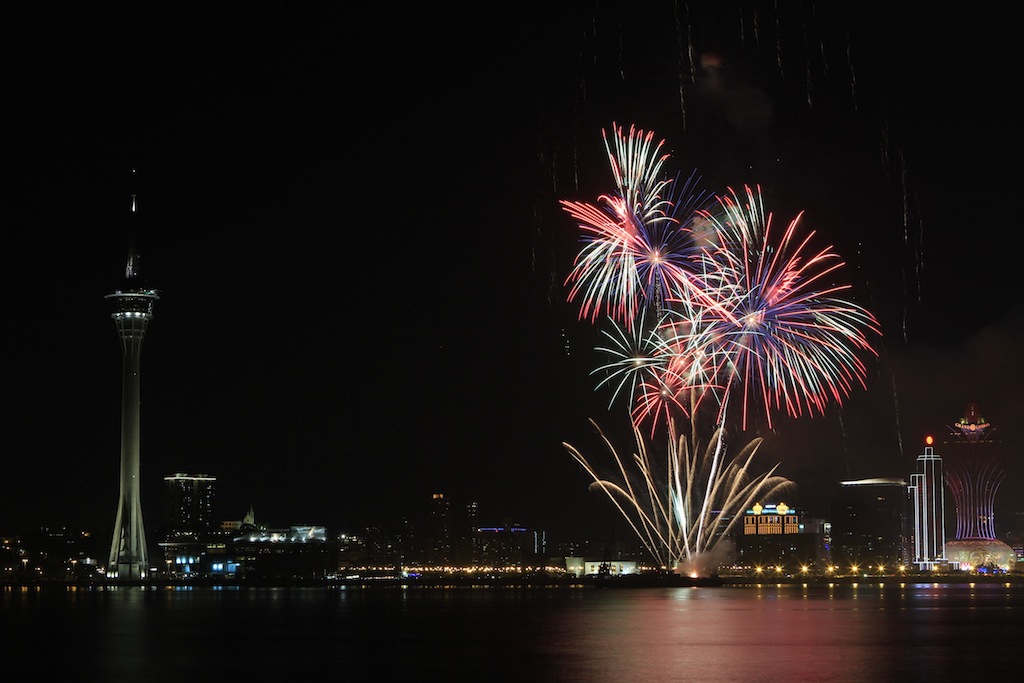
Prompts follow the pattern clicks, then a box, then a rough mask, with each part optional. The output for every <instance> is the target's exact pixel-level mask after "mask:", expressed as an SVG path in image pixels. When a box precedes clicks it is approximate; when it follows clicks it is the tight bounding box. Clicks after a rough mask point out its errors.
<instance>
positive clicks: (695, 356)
mask: <svg viewBox="0 0 1024 683" xmlns="http://www.w3.org/2000/svg"><path fill="white" fill-rule="evenodd" d="M613 130H614V131H615V134H616V138H615V140H616V144H615V153H613V152H612V151H611V148H610V147H609V146H608V138H607V136H606V137H605V145H606V148H607V149H608V152H609V159H610V161H611V164H612V171H613V176H614V178H615V183H616V187H617V194H616V195H614V196H610V195H605V196H602V197H601V199H600V201H601V207H597V206H593V205H590V204H584V203H580V202H562V205H563V207H564V208H565V209H566V210H567V211H568V212H569V213H570V215H572V216H573V217H574V218H575V219H576V220H577V222H578V223H579V226H580V228H581V229H582V231H583V234H584V239H583V241H584V247H583V249H582V250H581V252H580V254H579V256H578V257H577V259H576V262H575V264H574V268H573V270H572V272H571V274H570V276H569V278H568V279H567V280H566V284H567V285H570V291H569V301H570V302H572V301H574V300H575V299H576V298H577V297H579V298H580V299H581V310H580V318H581V319H583V318H590V319H591V320H592V321H594V322H596V321H597V320H598V318H600V317H601V314H602V312H603V313H605V314H607V316H608V318H610V320H611V326H612V329H611V331H610V332H607V331H606V332H604V336H605V339H606V340H607V341H608V344H606V345H603V346H599V347H598V351H599V352H602V353H604V354H606V355H607V356H608V357H609V359H610V360H609V362H607V363H605V364H603V365H601V366H599V367H598V368H597V370H595V373H598V374H604V378H603V379H602V380H601V381H600V382H599V383H598V388H601V387H603V386H605V385H609V386H614V391H613V393H612V403H614V402H615V401H616V400H617V399H618V398H619V396H620V395H621V394H626V395H627V401H628V405H629V415H630V418H631V423H632V428H633V432H634V436H635V437H636V445H637V450H636V452H635V453H634V454H633V457H632V462H633V464H634V465H635V466H636V470H637V471H636V472H631V470H630V468H628V467H627V466H626V461H624V460H623V458H621V457H620V456H619V454H618V453H617V452H616V450H615V448H614V446H612V444H611V442H610V440H609V439H608V438H607V437H606V436H605V435H604V433H603V432H601V430H600V428H597V425H596V423H594V426H595V428H597V429H598V433H599V434H600V436H601V439H602V440H603V441H604V442H605V444H606V445H607V446H608V448H609V450H610V451H611V453H612V456H613V458H614V460H615V462H616V465H617V469H618V476H617V478H616V479H610V478H607V477H604V476H602V475H601V474H600V473H598V471H597V470H596V469H595V468H593V467H592V466H591V464H590V463H589V462H588V460H587V459H586V458H585V457H584V456H583V455H582V453H580V451H579V450H577V449H576V448H575V447H573V446H572V445H570V444H567V443H566V444H563V445H564V447H565V448H566V449H567V450H568V451H569V453H570V454H571V455H572V456H573V458H575V459H576V461H577V462H578V463H580V464H581V465H582V466H583V467H584V468H585V469H586V471H587V472H588V473H589V474H590V476H591V477H592V478H593V480H594V481H593V484H592V485H591V486H592V487H593V488H597V489H600V490H602V491H604V492H605V493H606V494H608V496H609V497H610V498H611V500H612V501H613V502H614V504H615V506H616V508H617V509H618V510H619V511H620V512H621V513H622V515H623V516H624V517H625V518H626V519H627V521H628V522H629V524H630V526H631V527H632V529H633V530H634V531H635V532H636V533H637V535H638V536H639V537H640V539H641V540H642V541H643V543H644V545H645V546H646V547H647V548H648V550H649V551H650V552H651V554H652V556H654V557H655V558H656V559H657V560H658V561H659V562H661V563H662V564H663V565H664V566H667V567H671V568H673V569H677V570H678V569H679V568H680V567H683V566H690V567H692V566H696V565H699V564H701V562H702V561H703V560H702V558H708V557H710V556H712V555H713V554H714V551H715V549H716V545H717V544H718V543H719V542H720V541H722V540H723V539H725V538H726V537H727V535H728V533H729V531H730V530H731V524H734V523H735V522H736V520H738V519H740V518H741V516H742V513H743V510H744V508H745V507H746V506H748V505H750V504H751V503H753V502H755V501H756V500H757V498H759V497H762V496H770V495H775V494H777V493H778V492H779V491H781V490H783V489H784V488H786V487H787V486H789V485H791V482H789V480H787V479H784V478H782V477H779V476H776V475H775V469H776V468H774V467H773V468H772V469H771V470H769V471H768V472H766V473H763V474H760V475H754V474H753V473H752V472H751V470H750V467H751V463H752V460H753V457H754V454H755V453H756V452H757V449H758V447H759V446H760V444H761V440H760V439H759V438H756V439H754V440H753V441H751V442H749V443H748V444H747V446H746V447H744V448H742V449H740V450H739V452H738V453H737V454H736V455H735V456H730V455H729V454H728V449H727V443H726V430H725V425H726V418H727V417H728V407H729V405H730V402H732V394H733V393H734V392H735V393H736V394H737V398H736V401H738V403H739V406H740V415H741V429H742V430H746V428H747V425H748V416H749V415H750V413H751V412H752V410H753V409H754V408H755V407H760V408H763V413H764V417H765V418H766V420H767V423H768V426H769V427H771V414H772V412H773V411H780V410H781V411H785V412H786V413H788V414H789V415H791V416H793V417H799V416H800V415H803V414H805V413H806V414H810V415H812V416H813V415H814V414H823V413H824V411H825V408H826V406H827V405H828V404H829V403H830V402H832V401H835V402H836V403H840V404H841V403H842V401H843V399H844V398H846V397H847V396H849V394H850V392H851V391H852V389H853V387H854V386H855V385H856V384H859V385H861V386H864V377H865V374H866V367H865V365H864V364H863V362H862V361H861V360H860V359H859V356H858V354H860V353H863V352H868V353H874V351H873V349H872V348H871V346H870V344H869V343H868V339H867V335H868V334H869V333H876V334H877V333H879V330H878V325H877V322H876V321H875V318H874V317H873V316H872V315H871V314H870V313H869V312H867V311H866V310H865V309H863V308H861V307H860V306H857V305H856V304H854V303H852V302H849V301H846V300H844V299H842V298H841V294H842V293H843V292H845V291H847V290H849V289H850V286H849V285H847V284H841V283H839V284H837V283H836V281H835V279H836V277H837V276H838V273H839V269H840V268H841V267H842V266H843V262H842V261H841V260H840V259H839V257H838V256H837V255H836V254H835V253H834V252H833V251H832V248H831V247H826V248H824V249H820V250H818V251H812V250H811V249H810V247H809V245H810V241H811V239H812V238H813V236H814V233H813V232H811V233H809V234H808V235H807V236H806V237H803V238H801V237H799V236H798V232H797V229H798V227H799V223H800V218H801V216H802V214H801V215H797V217H796V218H794V219H793V220H792V221H791V222H790V223H789V225H788V227H787V228H786V229H785V230H783V231H782V233H781V237H779V236H777V234H776V232H775V231H774V230H773V229H772V214H771V213H770V212H768V211H766V210H765V208H764V202H763V199H762V196H761V190H760V188H759V187H758V188H756V189H754V188H751V187H749V186H748V187H744V191H745V201H743V200H741V199H740V197H739V196H738V195H737V194H736V193H735V192H734V191H733V190H731V189H730V190H729V191H728V192H727V193H726V194H724V195H722V196H719V197H717V198H715V199H716V201H715V202H713V203H708V202H707V201H706V199H705V198H704V197H703V195H702V194H701V193H699V192H695V191H694V176H690V178H689V179H687V181H686V182H685V183H679V179H678V178H676V180H675V182H673V183H669V182H667V181H660V180H658V176H657V174H658V173H660V170H661V167H662V165H663V163H664V161H665V160H666V156H665V155H662V154H661V153H660V150H661V146H662V144H661V143H659V144H657V145H654V144H653V137H652V135H651V134H650V133H647V134H644V133H643V132H642V131H636V130H635V129H633V128H631V129H630V132H629V134H628V135H623V133H622V129H621V128H618V127H615V126H614V125H613ZM670 188H671V189H670ZM666 197H667V199H666ZM647 311H653V321H652V320H651V319H649V318H648V314H647ZM708 397H712V398H714V400H715V402H716V403H717V407H716V408H715V413H714V414H715V416H716V420H715V425H714V429H713V430H712V431H713V433H712V435H711V437H710V438H709V440H708V441H707V447H706V448H702V447H700V444H701V443H703V442H702V440H701V437H700V433H699V429H698V419H697V418H698V415H697V411H698V408H699V407H700V406H701V404H702V403H704V402H705V401H706V400H707V399H708ZM677 419H684V420H688V421H689V424H690V428H691V429H690V434H689V436H688V437H687V436H680V435H678V434H677V432H676V423H677V422H676V421H677ZM645 422H648V423H650V425H651V437H652V438H654V437H655V434H656V432H657V429H658V426H659V425H662V426H663V427H664V429H665V437H666V438H667V446H668V448H667V451H666V453H665V463H664V464H663V465H661V466H659V467H655V465H654V460H653V459H652V458H651V457H650V455H649V448H648V446H647V444H646V443H645V442H644V439H643V437H642V435H641V431H640V426H641V425H642V424H643V423H645ZM776 467H777V466H776Z"/></svg>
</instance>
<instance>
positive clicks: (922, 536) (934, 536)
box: [908, 436, 946, 570]
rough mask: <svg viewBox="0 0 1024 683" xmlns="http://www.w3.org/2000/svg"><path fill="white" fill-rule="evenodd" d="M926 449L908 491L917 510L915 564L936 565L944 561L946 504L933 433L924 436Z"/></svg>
mask: <svg viewBox="0 0 1024 683" xmlns="http://www.w3.org/2000/svg"><path fill="white" fill-rule="evenodd" d="M925 443H927V444H928V445H927V446H925V448H924V453H922V454H921V455H919V456H917V463H918V468H919V470H920V471H919V472H916V473H914V474H911V475H910V486H909V487H908V488H909V494H910V500H911V505H912V507H913V511H914V560H913V562H914V564H915V565H916V566H917V568H918V569H921V570H927V569H934V568H935V567H936V566H937V565H942V564H945V562H946V556H945V548H946V529H945V526H944V520H945V514H946V506H945V496H944V494H943V485H942V484H943V479H942V458H941V457H940V456H938V455H936V454H935V450H934V448H933V447H932V445H931V444H932V437H930V436H929V437H928V438H927V439H926V440H925Z"/></svg>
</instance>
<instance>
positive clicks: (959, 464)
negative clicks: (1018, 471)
mask: <svg viewBox="0 0 1024 683" xmlns="http://www.w3.org/2000/svg"><path fill="white" fill-rule="evenodd" d="M993 431H994V429H993V427H992V425H991V424H989V422H988V420H986V419H985V418H983V417H982V416H981V413H980V412H979V411H978V407H977V406H976V405H975V404H973V403H971V404H968V406H967V409H966V410H965V411H964V415H963V417H961V418H960V419H959V420H957V422H956V423H955V424H953V425H952V426H951V427H950V434H951V436H952V437H953V439H952V442H951V443H949V444H948V446H947V447H948V449H949V453H948V455H947V456H946V486H948V487H949V492H950V494H951V495H952V496H953V502H954V504H955V505H956V536H955V538H954V539H953V540H951V541H947V542H946V549H945V553H946V558H947V559H948V560H949V561H950V564H952V565H955V566H956V567H958V568H960V569H967V570H977V569H982V570H999V571H1009V570H1010V569H1012V568H1014V566H1015V565H1016V563H1017V554H1016V552H1015V551H1014V550H1013V549H1012V548H1011V547H1010V546H1009V545H1008V544H1007V543H1005V542H1004V541H1001V540H999V539H998V538H997V537H996V521H995V504H996V493H997V492H998V491H999V487H1000V485H1002V483H1003V480H1004V479H1005V477H1006V470H1005V469H1004V468H1003V465H1002V461H1001V459H1000V458H999V449H998V443H997V442H996V440H995V439H993V438H992V432H993Z"/></svg>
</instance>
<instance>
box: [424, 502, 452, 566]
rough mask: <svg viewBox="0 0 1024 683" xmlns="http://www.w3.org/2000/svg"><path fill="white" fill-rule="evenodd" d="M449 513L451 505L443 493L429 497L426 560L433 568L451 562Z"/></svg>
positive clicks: (450, 523)
mask: <svg viewBox="0 0 1024 683" xmlns="http://www.w3.org/2000/svg"><path fill="white" fill-rule="evenodd" d="M451 512H452V511H451V504H450V503H449V501H448V499H447V498H445V497H444V494H443V493H435V494H433V495H432V496H431V504H430V541H429V550H430V552H429V557H428V560H429V562H430V563H431V564H433V565H435V566H446V565H449V564H451V562H452V519H451Z"/></svg>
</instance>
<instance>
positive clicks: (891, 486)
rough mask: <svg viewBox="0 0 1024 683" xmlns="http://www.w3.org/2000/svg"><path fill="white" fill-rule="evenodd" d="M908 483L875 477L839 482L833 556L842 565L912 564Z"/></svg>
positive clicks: (833, 514)
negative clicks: (908, 520)
mask: <svg viewBox="0 0 1024 683" xmlns="http://www.w3.org/2000/svg"><path fill="white" fill-rule="evenodd" d="M907 512H908V491H907V482H906V481H904V480H903V479H888V478H884V477H876V478H870V479H856V480H851V481H843V482H840V486H839V490H838V492H837V493H836V496H835V498H834V499H833V500H832V510H831V521H832V547H831V551H832V557H833V559H834V560H835V561H836V563H837V564H839V565H861V566H863V565H866V564H870V565H872V566H875V567H877V566H880V565H881V566H886V565H888V566H890V567H897V566H899V565H906V564H907V563H909V561H910V559H911V557H910V555H911V550H910V543H909V535H910V533H909V531H910V530H909V528H908V523H907V518H908V514H907Z"/></svg>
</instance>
